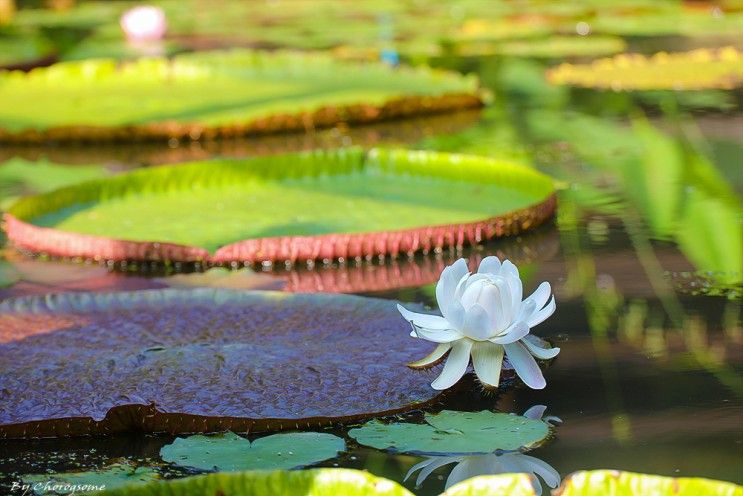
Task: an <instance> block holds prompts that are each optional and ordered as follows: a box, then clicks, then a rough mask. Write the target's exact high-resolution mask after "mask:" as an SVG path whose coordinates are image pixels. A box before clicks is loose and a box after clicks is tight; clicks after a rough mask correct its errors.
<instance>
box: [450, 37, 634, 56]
mask: <svg viewBox="0 0 743 496" xmlns="http://www.w3.org/2000/svg"><path fill="white" fill-rule="evenodd" d="M626 48H627V43H626V42H625V41H624V40H623V39H622V38H619V37H618V36H588V37H586V36H559V35H555V36H549V37H546V38H538V39H527V40H508V41H502V42H494V41H485V42H469V43H461V44H459V45H457V46H456V54H457V55H462V56H467V57H481V56H488V55H508V56H512V57H531V58H545V59H549V58H555V59H557V58H563V57H596V56H601V55H612V54H615V53H619V52H622V51H624V50H626Z"/></svg>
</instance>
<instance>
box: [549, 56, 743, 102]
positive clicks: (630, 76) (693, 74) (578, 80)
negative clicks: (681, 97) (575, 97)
mask: <svg viewBox="0 0 743 496" xmlns="http://www.w3.org/2000/svg"><path fill="white" fill-rule="evenodd" d="M547 77H548V79H549V81H550V82H551V83H553V84H568V85H574V86H584V87H589V88H609V89H613V90H615V91H619V90H623V91H627V90H663V89H672V90H703V89H711V88H722V89H732V88H736V87H738V86H740V85H741V84H743V55H741V53H740V52H739V51H738V50H736V49H735V48H733V47H726V48H720V49H714V50H708V49H699V50H692V51H690V52H680V53H671V54H669V53H665V52H661V53H657V54H655V55H653V56H652V57H649V58H648V57H645V56H643V55H638V54H620V55H616V56H614V57H613V58H610V59H599V60H595V61H593V62H591V63H589V64H575V65H573V64H562V65H560V66H558V67H556V68H553V69H550V70H549V71H548V72H547Z"/></svg>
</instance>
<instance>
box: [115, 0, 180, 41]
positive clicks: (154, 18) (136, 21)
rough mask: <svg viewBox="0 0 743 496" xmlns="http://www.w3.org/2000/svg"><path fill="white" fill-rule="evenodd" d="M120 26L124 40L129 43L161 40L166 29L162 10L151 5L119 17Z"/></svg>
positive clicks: (134, 9) (135, 8) (129, 11)
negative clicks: (124, 36)
mask: <svg viewBox="0 0 743 496" xmlns="http://www.w3.org/2000/svg"><path fill="white" fill-rule="evenodd" d="M120 24H121V29H123V30H124V34H125V35H126V39H127V40H129V41H131V42H143V41H156V40H159V39H162V37H163V36H164V35H165V31H166V30H167V28H168V26H167V22H166V21H165V12H163V9H161V8H159V7H153V6H152V5H142V6H140V7H134V8H132V9H129V10H127V11H126V12H124V14H123V15H122V16H121V21H120Z"/></svg>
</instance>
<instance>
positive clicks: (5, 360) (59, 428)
mask: <svg viewBox="0 0 743 496" xmlns="http://www.w3.org/2000/svg"><path fill="white" fill-rule="evenodd" d="M408 334H409V327H408V324H407V323H406V322H405V321H404V319H402V318H401V317H400V315H399V313H398V311H397V309H396V308H395V303H394V302H392V301H388V300H379V299H373V298H362V297H358V296H348V295H324V294H315V295H300V294H297V295H290V294H285V293H272V292H247V291H229V290H215V289H196V290H148V291H138V292H130V293H110V294H106V293H94V294H91V293H67V294H59V295H50V296H46V297H29V298H16V299H13V298H11V299H8V300H5V301H3V302H2V303H0V384H2V385H3V391H5V393H4V394H5V395H4V397H3V400H4V401H3V404H4V408H3V409H2V410H1V411H0V437H8V438H18V437H35V436H72V435H81V434H104V433H105V434H110V433H115V432H120V431H126V430H130V429H135V430H138V431H145V432H170V433H187V432H215V431H228V430H230V431H233V432H245V431H248V430H249V431H250V432H260V431H265V430H278V429H282V428H283V429H285V428H296V427H297V426H299V425H301V426H303V427H307V426H312V425H321V424H327V423H330V422H342V421H350V420H356V419H362V418H368V417H373V416H379V415H383V414H388V413H392V412H398V411H405V410H410V409H413V408H420V407H421V406H422V405H424V404H426V403H428V402H431V401H433V400H434V399H435V398H436V395H437V394H438V393H437V392H436V391H434V390H432V389H431V387H430V385H429V384H430V382H431V380H432V379H433V375H432V374H431V373H429V372H428V371H421V372H411V371H410V370H409V369H408V368H407V367H406V365H405V364H406V363H408V362H410V361H412V360H414V359H416V358H417V357H418V356H419V355H422V354H424V352H426V351H427V350H426V348H427V347H426V344H425V343H423V342H422V341H420V340H415V339H410V337H409V336H408ZM18 356H23V357H26V359H24V360H23V361H22V362H19V361H18V360H17V359H16V357H18ZM72 356H74V357H75V359H74V360H71V359H69V357H72Z"/></svg>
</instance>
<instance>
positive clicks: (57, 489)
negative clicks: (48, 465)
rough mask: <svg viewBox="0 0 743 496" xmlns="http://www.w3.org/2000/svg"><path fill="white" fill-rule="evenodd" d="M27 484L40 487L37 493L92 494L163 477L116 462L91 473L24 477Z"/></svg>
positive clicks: (143, 468)
mask: <svg viewBox="0 0 743 496" xmlns="http://www.w3.org/2000/svg"><path fill="white" fill-rule="evenodd" d="M21 478H22V480H23V482H24V483H25V484H30V485H32V486H38V487H39V490H36V489H35V492H38V493H43V494H90V493H96V494H98V493H100V491H102V490H104V489H116V488H118V487H122V486H128V485H130V484H142V483H147V482H152V481H156V480H158V479H159V478H160V475H159V474H158V472H157V471H155V470H153V469H151V468H149V467H137V466H135V465H133V464H131V463H129V462H123V463H114V464H111V465H109V466H107V467H103V468H101V469H98V470H91V471H89V472H66V473H54V474H38V475H24V476H22V477H21Z"/></svg>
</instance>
